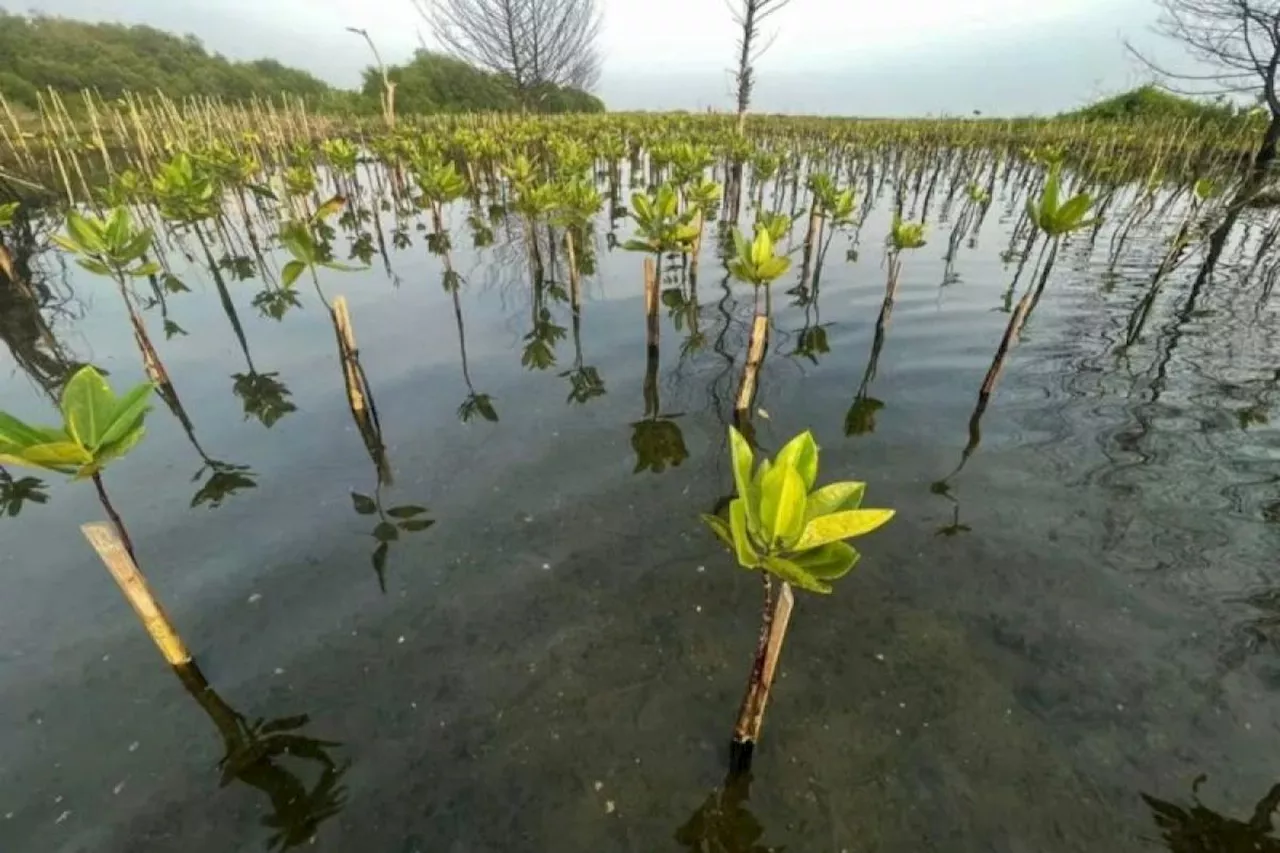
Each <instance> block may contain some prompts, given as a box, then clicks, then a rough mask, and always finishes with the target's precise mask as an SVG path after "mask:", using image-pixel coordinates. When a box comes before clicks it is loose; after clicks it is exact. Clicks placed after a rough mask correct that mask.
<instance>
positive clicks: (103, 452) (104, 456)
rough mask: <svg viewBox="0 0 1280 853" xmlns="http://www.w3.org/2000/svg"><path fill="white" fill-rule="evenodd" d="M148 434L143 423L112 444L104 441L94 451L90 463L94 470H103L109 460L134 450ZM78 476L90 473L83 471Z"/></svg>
mask: <svg viewBox="0 0 1280 853" xmlns="http://www.w3.org/2000/svg"><path fill="white" fill-rule="evenodd" d="M146 434H147V429H146V427H144V426H143V425H142V424H138V425H137V426H136V427H134V429H133V431H131V432H127V433H125V435H124V437H123V438H121V439H120V440H119V441H114V442H112V443H110V444H106V443H104V444H103V445H102V446H101V447H99V448H98V450H97V452H96V453H94V458H93V462H91V463H90V465H91V467H92V468H93V470H94V471H100V470H102V468H104V467H105V466H106V464H107V463H108V462H111V461H112V460H114V459H119V458H120V457H121V456H124V455H125V454H126V453H128V452H129V451H130V450H133V448H134V447H136V446H137V444H138V442H140V441H142V437H143V436H144V435H146ZM89 473H93V471H90V472H89ZM76 476H77V478H82V477H85V476H88V474H86V473H85V472H83V471H82V472H80V473H78V474H77V475H76Z"/></svg>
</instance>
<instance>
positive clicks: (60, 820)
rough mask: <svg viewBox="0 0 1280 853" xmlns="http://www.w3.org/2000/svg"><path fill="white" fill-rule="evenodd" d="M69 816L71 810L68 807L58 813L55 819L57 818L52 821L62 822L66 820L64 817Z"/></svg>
mask: <svg viewBox="0 0 1280 853" xmlns="http://www.w3.org/2000/svg"><path fill="white" fill-rule="evenodd" d="M69 817H71V810H70V809H67V810H66V811H65V812H63V813H62V814H60V815H58V819H57V820H55V821H54V823H55V824H57V823H62V822H63V821H64V820H66V819H67V818H69Z"/></svg>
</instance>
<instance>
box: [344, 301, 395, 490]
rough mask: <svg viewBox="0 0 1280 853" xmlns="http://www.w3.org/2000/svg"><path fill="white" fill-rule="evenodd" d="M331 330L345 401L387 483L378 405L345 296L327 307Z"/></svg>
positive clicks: (389, 476)
mask: <svg viewBox="0 0 1280 853" xmlns="http://www.w3.org/2000/svg"><path fill="white" fill-rule="evenodd" d="M329 314H330V317H331V318H332V319H333V329H334V333H335V334H336V335H337V338H338V360H339V361H341V362H342V376H343V381H344V384H345V385H346V390H347V405H348V406H349V407H350V409H351V417H352V418H353V419H354V420H355V422H356V428H357V429H358V430H360V437H361V438H363V439H364V443H365V447H366V448H367V449H368V450H369V456H370V457H371V458H372V459H373V463H374V465H375V466H377V469H378V479H379V482H382V483H384V484H386V485H390V484H391V482H392V474H391V465H390V463H389V462H388V460H387V449H386V446H385V445H384V444H383V443H382V425H381V423H379V421H378V408H377V406H376V405H374V402H373V391H372V389H371V388H370V387H369V381H368V379H367V378H366V377H365V375H364V368H363V367H361V366H360V350H359V349H358V348H357V347H356V335H355V331H354V330H353V329H352V328H351V315H350V314H349V313H348V312H347V299H346V297H345V296H338V297H335V298H334V300H333V307H332V308H330V309H329Z"/></svg>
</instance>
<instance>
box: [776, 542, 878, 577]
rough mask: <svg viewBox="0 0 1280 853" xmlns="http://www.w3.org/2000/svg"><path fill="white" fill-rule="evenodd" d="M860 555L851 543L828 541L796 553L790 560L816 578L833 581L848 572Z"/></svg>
mask: <svg viewBox="0 0 1280 853" xmlns="http://www.w3.org/2000/svg"><path fill="white" fill-rule="evenodd" d="M860 556H861V555H860V554H859V553H858V552H857V551H855V550H854V549H853V546H852V545H849V544H847V543H844V542H828V543H827V544H826V545H822V546H820V547H818V548H814V549H813V550H812V551H805V552H804V553H803V554H797V555H796V556H794V557H793V558H792V561H793V562H794V563H795V564H796V565H797V566H799V567H800V569H801V570H802V571H805V572H807V573H808V574H811V575H813V576H814V577H815V578H817V579H818V580H824V581H833V580H838V579H840V578H842V577H844V576H845V575H847V574H849V571H850V569H852V568H853V567H854V566H855V565H856V564H857V562H858V558H859V557H860Z"/></svg>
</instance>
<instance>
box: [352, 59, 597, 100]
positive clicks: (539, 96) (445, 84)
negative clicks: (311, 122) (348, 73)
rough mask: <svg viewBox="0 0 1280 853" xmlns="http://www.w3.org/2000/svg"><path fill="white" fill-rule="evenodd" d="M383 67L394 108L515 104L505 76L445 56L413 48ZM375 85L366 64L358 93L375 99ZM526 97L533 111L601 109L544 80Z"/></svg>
mask: <svg viewBox="0 0 1280 853" xmlns="http://www.w3.org/2000/svg"><path fill="white" fill-rule="evenodd" d="M388 73H389V75H390V77H391V79H392V80H394V81H395V82H396V110H397V111H398V112H401V113H404V114H410V115H411V114H422V113H437V112H446V113H456V112H474V111H478V110H510V111H518V110H519V109H520V101H519V98H518V96H517V94H516V91H515V89H514V88H513V87H512V86H510V85H508V83H507V81H506V79H505V78H503V77H501V76H499V75H497V74H493V73H490V72H487V71H482V70H480V69H479V68H476V67H475V66H473V65H469V64H467V63H466V62H463V61H462V60H460V59H454V58H453V57H450V56H444V55H442V54H438V53H431V52H429V51H425V50H419V51H418V52H417V53H415V54H414V56H413V59H412V60H411V61H410V62H408V63H406V64H404V65H397V66H393V67H391V68H389V69H388ZM381 90H382V78H381V76H380V75H379V74H378V72H377V71H375V70H374V69H372V68H370V69H368V70H366V71H365V75H364V88H363V90H362V92H361V95H362V98H363V99H364V100H365V101H367V102H368V103H370V104H376V103H377V102H378V93H379V92H380V91H381ZM529 100H530V109H533V110H535V111H537V112H547V113H563V112H578V113H595V112H603V111H604V103H603V102H601V100H600V99H599V98H597V97H595V96H594V95H590V94H588V93H586V92H582V91H579V90H577V89H571V88H564V87H560V86H555V85H553V84H550V83H547V84H543V85H542V86H540V87H538V89H537V90H535V91H534V92H533V93H532V95H531V97H530V98H529Z"/></svg>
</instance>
